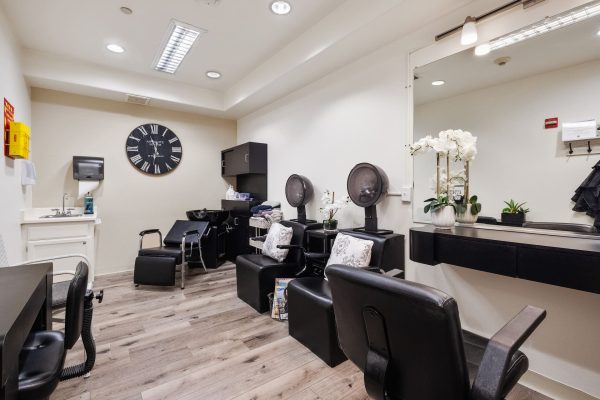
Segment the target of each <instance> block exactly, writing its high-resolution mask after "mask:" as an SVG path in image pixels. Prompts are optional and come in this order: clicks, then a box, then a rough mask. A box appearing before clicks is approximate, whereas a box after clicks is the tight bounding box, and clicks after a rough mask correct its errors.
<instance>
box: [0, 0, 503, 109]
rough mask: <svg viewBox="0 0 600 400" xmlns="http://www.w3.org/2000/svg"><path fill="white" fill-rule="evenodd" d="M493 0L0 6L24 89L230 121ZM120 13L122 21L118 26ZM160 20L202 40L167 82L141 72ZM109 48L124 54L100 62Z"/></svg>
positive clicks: (34, 0)
mask: <svg viewBox="0 0 600 400" xmlns="http://www.w3.org/2000/svg"><path fill="white" fill-rule="evenodd" d="M503 1H504V0H429V1H426V2H424V1H422V0H368V1H365V0H290V2H291V3H292V12H291V14H289V15H287V16H276V15H274V14H273V13H271V11H270V9H269V5H270V2H271V0H220V1H219V2H218V4H217V5H216V6H211V5H208V4H207V3H210V1H209V0H51V1H50V0H0V6H2V8H3V9H4V12H5V13H6V14H7V16H8V19H9V20H10V22H11V24H12V29H13V30H14V31H15V34H16V36H17V38H18V40H19V41H20V43H21V45H22V47H23V57H22V58H23V60H22V61H23V70H24V75H25V77H26V79H27V80H28V82H29V83H30V84H31V85H32V86H34V87H41V88H47V89H54V90H62V91H66V92H71V93H77V94H83V95H89V96H96V97H100V98H107V99H112V100H117V101H124V100H125V98H126V94H128V93H131V94H136V95H142V96H147V97H150V98H151V103H150V104H151V105H154V106H158V107H166V108H172V109H177V110H183V111H189V112H197V113H202V114H208V115H215V116H219V117H224V118H239V117H241V116H244V115H246V114H248V113H250V112H252V111H254V110H256V109H258V108H260V107H262V106H264V105H266V104H269V103H270V102H272V101H274V100H276V99H277V98H280V97H282V96H285V95H286V94H289V93H291V92H292V91H294V90H297V89H299V88H301V87H303V86H305V85H307V84H309V83H311V82H313V81H314V80H316V79H318V78H320V77H322V76H324V75H326V74H328V73H331V72H333V71H334V70H335V69H337V68H340V67H342V66H344V65H346V64H348V63H350V62H352V61H353V60H356V59H358V58H360V57H362V56H364V55H366V54H368V53H370V52H372V51H373V50H375V49H377V48H379V47H381V46H383V45H385V44H387V43H390V42H391V41H393V40H395V39H397V38H398V37H400V36H404V35H407V34H409V33H411V32H414V31H416V30H418V29H420V28H422V27H423V25H424V24H425V23H429V22H432V21H436V20H437V19H439V18H440V17H445V18H446V17H447V16H449V15H453V16H452V18H451V23H455V22H456V23H459V22H460V21H461V20H462V19H463V18H464V15H465V14H464V13H466V12H473V13H477V12H483V11H484V10H487V9H489V8H491V7H492V8H493V6H495V5H498V4H500V3H502V2H503ZM121 6H127V7H130V8H131V9H133V14H132V15H124V14H123V13H121V12H120V10H119V8H120V7H121ZM461 7H463V9H462V11H461ZM467 9H468V10H467ZM451 12H454V14H450V13H451ZM171 19H178V20H181V21H184V22H186V23H189V24H192V25H195V26H198V27H200V28H203V29H206V30H207V31H208V33H207V34H206V35H204V36H202V37H200V39H199V40H198V41H197V43H196V45H195V46H194V47H193V48H192V50H191V51H190V53H189V55H188V57H187V58H186V59H185V60H184V62H183V64H182V66H181V67H180V70H179V71H178V72H177V74H175V75H174V76H172V75H169V74H165V73H161V72H157V71H154V70H153V68H152V62H153V60H154V58H155V56H156V55H157V52H158V51H159V47H160V45H161V44H162V42H163V39H164V37H165V35H166V33H167V32H166V31H167V28H168V25H169V22H170V21H171ZM446 27H447V26H446V25H444V26H442V30H443V28H446ZM111 42H116V43H118V44H121V45H122V46H123V47H125V48H126V50H127V51H126V52H125V53H124V54H113V53H110V52H108V51H107V50H106V48H105V45H106V44H107V43H111ZM213 69H214V70H218V71H220V72H221V73H222V74H223V78H221V79H220V80H216V81H215V80H210V79H208V78H207V77H206V76H205V72H206V71H207V70H213Z"/></svg>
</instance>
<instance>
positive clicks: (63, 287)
mask: <svg viewBox="0 0 600 400" xmlns="http://www.w3.org/2000/svg"><path fill="white" fill-rule="evenodd" d="M65 259H80V260H83V261H84V262H85V263H86V264H87V265H90V260H89V259H88V258H87V256H85V255H84V254H65V255H62V256H53V257H44V258H36V259H35V260H29V261H25V262H24V263H20V264H18V265H29V264H38V263H42V262H47V261H58V260H65ZM7 266H8V257H7V255H6V248H5V246H4V240H3V239H2V235H0V268H1V267H7ZM52 276H53V277H57V276H70V277H71V278H70V279H69V280H62V281H59V280H56V279H53V282H52V304H51V308H52V313H53V314H54V313H56V312H60V311H61V310H63V309H64V308H65V307H66V305H67V293H68V291H69V286H70V284H71V279H73V277H74V276H75V271H68V270H65V271H54V272H52ZM101 293H104V291H101ZM52 320H53V321H55V322H65V321H64V319H61V318H56V317H55V316H54V315H53V316H52Z"/></svg>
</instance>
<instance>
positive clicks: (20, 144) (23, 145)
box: [8, 122, 31, 160]
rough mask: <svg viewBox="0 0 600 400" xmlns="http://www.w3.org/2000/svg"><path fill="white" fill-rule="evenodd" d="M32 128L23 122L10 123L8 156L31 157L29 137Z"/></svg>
mask: <svg viewBox="0 0 600 400" xmlns="http://www.w3.org/2000/svg"><path fill="white" fill-rule="evenodd" d="M30 135H31V129H30V128H29V127H28V126H27V125H25V124H24V123H22V122H11V123H10V137H9V142H8V156H9V157H12V158H23V159H25V160H27V159H29V137H30Z"/></svg>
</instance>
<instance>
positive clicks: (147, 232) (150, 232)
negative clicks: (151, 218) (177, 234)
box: [140, 229, 160, 236]
mask: <svg viewBox="0 0 600 400" xmlns="http://www.w3.org/2000/svg"><path fill="white" fill-rule="evenodd" d="M152 233H158V234H159V235H160V229H146V230H145V231H141V232H140V236H144V235H150V234H152Z"/></svg>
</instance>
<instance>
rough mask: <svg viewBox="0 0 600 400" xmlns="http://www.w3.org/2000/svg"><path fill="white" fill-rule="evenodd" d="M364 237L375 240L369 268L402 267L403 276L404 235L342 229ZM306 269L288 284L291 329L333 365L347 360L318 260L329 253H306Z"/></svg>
mask: <svg viewBox="0 0 600 400" xmlns="http://www.w3.org/2000/svg"><path fill="white" fill-rule="evenodd" d="M342 233H343V234H345V235H350V236H353V237H356V238H359V239H363V240H370V241H372V242H373V248H372V250H371V260H370V262H369V267H368V268H367V269H368V270H371V271H373V272H380V271H382V270H383V271H390V270H393V269H396V268H402V271H401V272H400V273H399V274H398V276H399V277H401V278H403V277H404V271H403V269H404V268H403V267H404V236H403V235H398V234H386V235H376V234H372V233H367V232H357V231H343V232H342ZM305 258H306V268H305V269H304V270H302V271H301V272H300V273H299V274H298V279H294V280H293V281H291V282H290V283H289V285H288V319H289V320H288V329H289V334H290V336H292V337H293V338H294V339H296V340H298V341H299V342H300V343H302V344H303V345H305V346H306V347H307V348H309V349H310V350H311V351H312V352H313V353H314V354H316V355H317V356H318V357H319V358H320V359H321V360H323V361H324V362H325V363H327V365H329V366H330V367H335V366H336V365H338V364H340V363H341V362H343V361H345V360H346V356H345V355H344V353H343V352H342V350H341V349H340V347H339V344H338V340H337V331H336V324H335V315H334V311H333V300H332V298H331V289H330V288H329V283H328V282H327V281H326V280H325V279H324V277H323V267H319V264H317V263H316V262H315V261H316V260H318V259H319V258H324V261H325V262H326V261H327V258H329V254H325V253H322V254H320V253H306V255H305Z"/></svg>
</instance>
